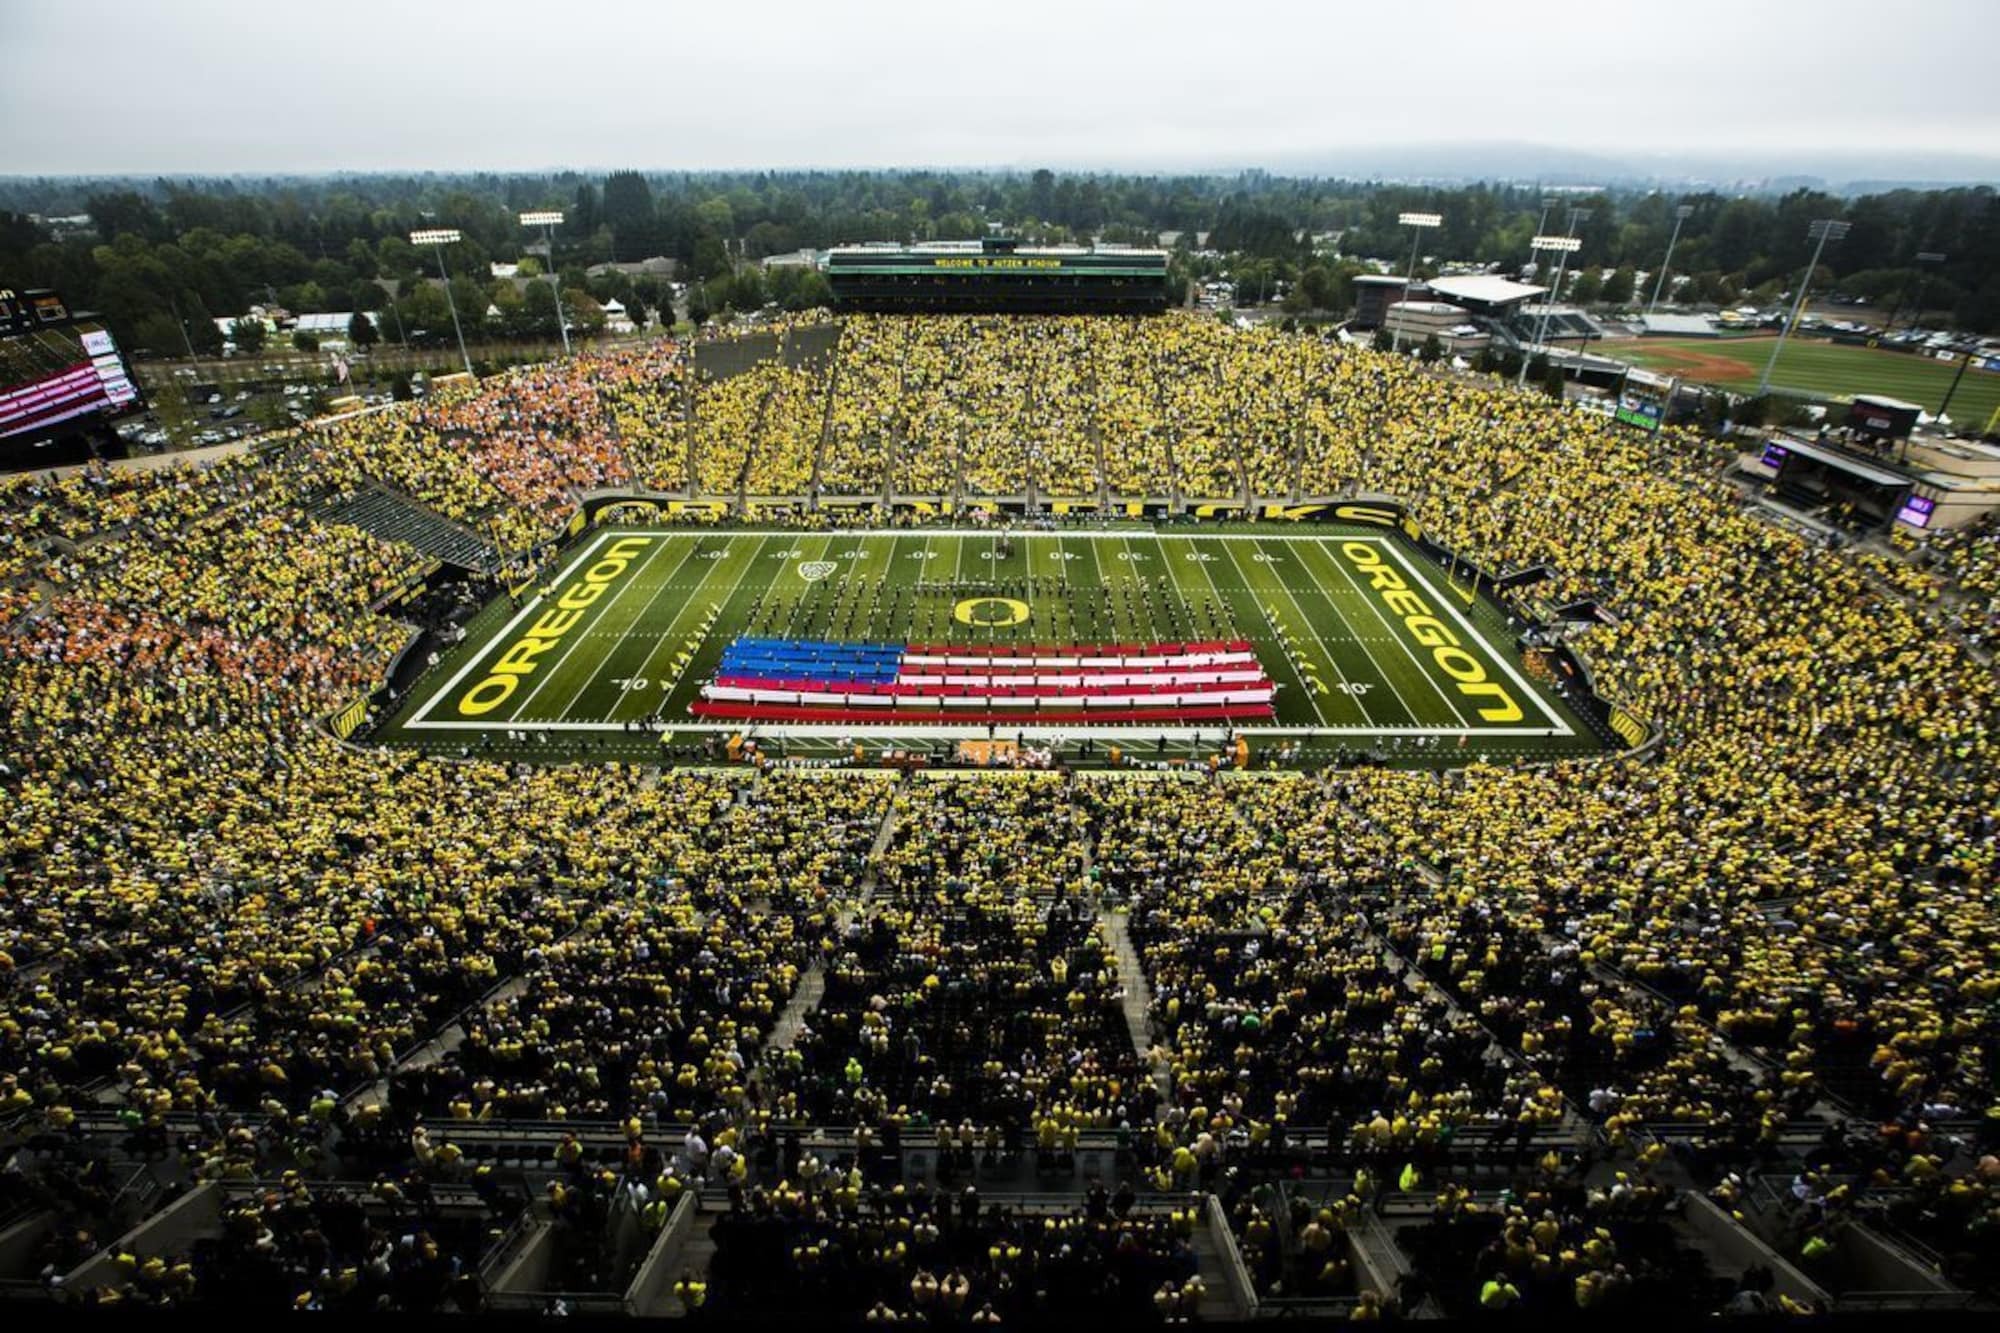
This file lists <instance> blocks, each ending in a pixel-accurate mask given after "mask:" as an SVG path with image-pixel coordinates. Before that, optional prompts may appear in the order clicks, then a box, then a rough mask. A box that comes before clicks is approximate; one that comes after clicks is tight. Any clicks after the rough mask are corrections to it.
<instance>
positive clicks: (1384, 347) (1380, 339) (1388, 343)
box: [1372, 329, 1396, 352]
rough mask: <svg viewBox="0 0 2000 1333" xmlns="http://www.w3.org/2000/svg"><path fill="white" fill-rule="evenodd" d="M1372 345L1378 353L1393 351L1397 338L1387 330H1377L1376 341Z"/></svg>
mask: <svg viewBox="0 0 2000 1333" xmlns="http://www.w3.org/2000/svg"><path fill="white" fill-rule="evenodd" d="M1372 345H1373V347H1374V348H1375V350H1376V351H1378V352H1388V351H1392V350H1394V349H1395V346H1396V337H1395V335H1394V334H1392V333H1390V332H1389V330H1387V329H1377V330H1375V341H1374V343H1373V344H1372Z"/></svg>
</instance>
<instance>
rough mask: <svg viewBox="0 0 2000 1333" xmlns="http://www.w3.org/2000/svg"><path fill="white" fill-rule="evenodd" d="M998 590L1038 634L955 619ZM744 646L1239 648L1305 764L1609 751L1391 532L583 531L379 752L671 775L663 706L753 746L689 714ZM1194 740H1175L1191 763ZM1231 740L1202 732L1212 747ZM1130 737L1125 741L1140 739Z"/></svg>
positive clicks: (1278, 729)
mask: <svg viewBox="0 0 2000 1333" xmlns="http://www.w3.org/2000/svg"><path fill="white" fill-rule="evenodd" d="M1349 543H1353V544H1355V545H1354V546H1352V547H1350V546H1349V545H1348V544H1349ZM1370 550H1372V551H1375V552H1379V553H1380V558H1381V559H1382V560H1383V561H1384V562H1385V563H1387V564H1388V565H1389V566H1391V567H1392V568H1393V569H1395V570H1397V571H1399V573H1400V577H1401V578H1402V579H1403V580H1404V581H1405V582H1407V583H1408V584H1409V586H1410V587H1411V588H1413V589H1417V590H1418V591H1419V596H1420V597H1421V598H1422V599H1423V600H1424V601H1425V602H1427V603H1428V604H1429V605H1430V606H1431V607H1433V608H1436V609H1437V615H1438V616H1440V617H1442V618H1443V619H1444V620H1445V621H1446V622H1448V623H1449V624H1451V625H1452V626H1454V627H1455V629H1454V633H1455V634H1456V635H1457V637H1459V638H1461V639H1462V640H1463V641H1464V642H1465V644H1466V646H1467V648H1468V649H1469V650H1470V651H1471V652H1472V653H1473V654H1474V656H1475V657H1476V658H1477V660H1478V661H1479V662H1480V665H1481V667H1482V669H1483V670H1484V672H1485V674H1486V677H1487V678H1488V679H1490V680H1492V681H1496V682H1501V683H1502V684H1503V686H1504V687H1505V689H1506V690H1507V691H1508V693H1509V694H1510V695H1511V696H1512V697H1513V698H1514V699H1515V700H1516V702H1517V703H1518V705H1519V709H1520V711H1521V713H1522V717H1521V718H1520V719H1519V720H1518V721H1512V722H1508V723H1504V724H1503V723H1499V722H1492V721H1488V720H1486V719H1484V718H1482V717H1481V716H1480V713H1479V707H1478V705H1477V701H1475V700H1473V699H1471V698H1469V697H1468V696H1467V695H1466V693H1465V692H1464V691H1463V690H1461V689H1459V688H1458V685H1457V682H1455V681H1454V680H1453V679H1452V678H1451V677H1450V676H1449V675H1447V674H1446V673H1445V671H1444V670H1443V668H1442V667H1441V666H1440V664H1439V663H1438V662H1437V661H1436V660H1435V659H1434V657H1433V655H1432V654H1431V653H1429V652H1427V651H1426V649H1425V648H1424V646H1423V644H1422V643H1421V642H1418V641H1417V640H1416V639H1415V638H1413V636H1412V631H1411V629H1410V627H1409V626H1407V625H1406V624H1405V623H1404V621H1403V619H1402V618H1401V616H1400V615H1399V614H1398V613H1397V611H1396V610H1395V609H1394V608H1393V607H1391V606H1389V605H1387V604H1385V602H1384V599H1383V593H1382V591H1381V590H1380V589H1378V588H1374V587H1371V586H1370V585H1369V582H1368V580H1367V579H1366V578H1365V577H1364V576H1361V575H1360V574H1358V573H1357V566H1356V565H1355V564H1354V555H1353V554H1352V552H1354V551H1360V552H1362V553H1363V554H1365V553H1366V552H1367V551H1370ZM614 553H615V554H616V555H617V557H618V558H617V559H616V560H610V561H607V557H609V556H611V555H613V554H614ZM593 581H595V582H597V583H601V584H602V591H601V593H600V594H597V595H594V596H593V598H592V600H591V602H590V604H589V605H588V606H587V608H586V609H584V610H582V611H580V612H579V613H577V614H574V615H569V616H567V617H559V618H558V620H557V622H556V623H558V624H562V625H564V629H563V632H562V633H561V635H560V637H559V638H558V639H556V640H554V641H553V642H551V643H549V646H547V647H546V648H541V650H540V651H538V652H537V653H536V654H534V655H533V656H532V657H529V656H522V655H520V645H521V644H522V642H523V639H524V634H525V632H526V631H527V630H528V629H530V628H532V627H534V626H535V625H537V624H538V623H544V618H545V617H547V616H548V615H550V614H551V612H552V611H553V610H555V609H556V607H557V604H558V603H560V602H562V601H564V600H568V599H569V598H570V594H571V593H572V591H573V590H574V589H576V588H578V587H579V586H581V585H583V584H585V583H589V582H593ZM988 596H1007V597H1014V598H1017V599H1019V600H1020V601H1022V602H1025V603H1026V604H1027V606H1028V608H1029V614H1028V619H1027V620H1026V622H1025V623H1023V624H1018V625H1011V626H1006V627H996V626H991V625H966V624H961V623H959V622H958V620H957V619H955V617H954V609H955V608H956V607H957V606H958V605H959V604H960V603H961V602H963V601H965V600H966V599H968V598H979V597H988ZM742 634H758V635H779V636H785V637H797V638H807V639H826V640H850V641H851V640H863V641H873V642H926V643H938V642H945V643H954V644H956V643H965V644H994V645H1012V646H1026V645H1031V644H1094V643H1139V642H1174V641H1186V640H1199V639H1235V638H1242V639H1248V640H1250V641H1251V643H1252V644H1253V646H1254V648H1255V651H1256V654H1257V657H1258V660H1259V662H1260V663H1262V665H1263V667H1264V669H1265V670H1266V672H1267V673H1268V674H1269V675H1270V677H1271V679H1272V680H1273V681H1275V682H1276V683H1277V685H1278V698H1277V704H1276V717H1275V718H1273V719H1271V720H1270V721H1268V722H1266V723H1259V724H1256V725H1254V726H1251V725H1246V726H1245V727H1243V728H1242V730H1244V731H1246V732H1249V733H1252V734H1253V735H1257V736H1263V737H1265V738H1267V741H1266V743H1275V741H1276V739H1277V738H1278V737H1279V736H1286V737H1300V738H1305V739H1307V740H1309V741H1310V742H1311V743H1312V746H1313V749H1314V754H1313V755H1310V756H1308V758H1318V759H1325V758H1330V757H1333V756H1334V755H1335V754H1336V753H1353V752H1355V751H1358V750H1366V749H1369V748H1371V747H1387V748H1388V750H1389V751H1390V752H1391V753H1392V754H1394V755H1398V756H1402V757H1405V758H1410V759H1416V760H1427V761H1430V762H1437V763H1463V762H1466V761H1468V760H1470V759H1471V758H1473V757H1475V756H1476V755H1478V754H1482V753H1483V754H1488V755H1491V756H1492V757H1495V758H1499V757H1527V758H1554V757H1558V756H1561V755H1573V754H1582V753H1589V752H1592V751H1595V750H1597V749H1599V748H1600V745H1599V743H1598V741H1597V740H1596V738H1595V737H1594V736H1593V735H1592V734H1591V732H1590V730H1589V728H1588V727H1587V726H1586V725H1585V724H1584V723H1583V722H1582V720H1581V719H1580V718H1578V717H1577V716H1576V715H1575V714H1574V713H1573V712H1572V711H1571V710H1570V709H1569V708H1567V707H1566V706H1565V705H1564V704H1563V703H1562V701H1561V700H1560V698H1559V697H1558V696H1556V695H1555V693H1554V692H1553V691H1552V690H1550V689H1549V688H1548V687H1547V685H1546V684H1545V683H1544V682H1543V681H1541V680H1538V679H1536V678H1534V677H1533V676H1532V675H1531V674H1530V673H1528V672H1527V671H1525V670H1524V669H1523V667H1522V664H1521V661H1520V657H1519V654H1518V652H1517V651H1516V650H1515V648H1514V646H1513V641H1512V635H1511V633H1510V631H1509V627H1508V626H1507V624H1506V621H1505V617H1504V616H1503V615H1502V614H1501V613H1500V612H1498V611H1497V610H1495V609H1494V608H1493V607H1491V606H1490V605H1488V604H1487V603H1486V602H1485V601H1484V600H1483V599H1479V598H1476V597H1474V596H1473V595H1472V593H1471V591H1470V590H1469V589H1466V588H1464V587H1462V586H1458V585H1454V584H1452V583H1451V582H1450V581H1449V579H1448V578H1447V575H1446V571H1443V570H1440V569H1438V568H1436V567H1435V566H1433V565H1431V564H1430V563H1429V562H1428V561H1426V560H1425V559H1424V558H1423V557H1422V556H1421V555H1420V554H1418V553H1417V552H1416V551H1415V550H1414V549H1413V548H1411V547H1409V546H1407V545H1406V544H1405V543H1404V542H1403V541H1402V540H1401V539H1400V538H1399V537H1396V536H1394V535H1392V534H1391V533H1389V532H1386V531H1384V530H1383V529H1380V528H1365V529H1363V528H1355V529H1334V528H1327V527H1318V526H1314V527H1310V528H1301V529H1300V530H1298V531H1295V532H1266V531H1254V530H1252V531H1246V530H1240V529H1239V530H1235V531H1228V532H1218V531H1213V530H1209V531H1204V532H1201V533H1176V532H1153V531H1144V530H1138V531H1128V530H1123V529H1102V530H1096V531H1068V532H1046V533H1025V532H1016V533H1013V534H1012V549H1011V551H1009V550H1008V549H1007V548H1006V547H1005V546H1003V544H1002V542H1001V539H1000V538H999V536H998V535H996V534H993V533H989V532H980V531H976V530H957V531H954V530H917V531H908V532H900V531H899V532H889V531H884V532H864V533H854V532H843V533H813V534H801V533H792V532H769V533H758V532H742V531H729V532H714V531H709V532H704V531H698V530H697V531H691V530H673V529H642V528H616V529H607V530H601V531H594V532H588V533H586V534H585V535H584V536H583V537H582V538H581V539H580V541H579V542H578V544H577V545H575V546H574V547H572V548H571V550H570V551H569V552H567V553H565V555H564V557H563V558H562V560H561V561H560V562H559V564H558V567H557V572H556V573H554V575H553V576H552V577H551V579H550V581H549V583H548V584H547V585H546V586H545V587H544V588H543V589H542V590H541V591H539V592H538V593H536V594H534V595H532V596H529V597H528V598H526V599H525V601H524V602H523V603H522V604H521V605H519V606H518V607H517V606H515V605H513V604H512V603H510V602H509V600H508V599H505V598H502V599H500V601H499V603H498V604H497V605H495V606H493V607H489V608H488V609H487V610H486V611H484V612H482V614H481V615H480V617H479V618H478V620H477V621H476V622H475V623H474V624H473V625H472V626H471V627H470V630H469V633H468V635H467V639H466V641H465V643H464V644H462V645H460V646H459V647H458V648H456V649H455V650H454V651H453V652H452V653H451V654H449V655H448V656H447V657H446V658H445V660H443V661H442V662H441V663H440V664H439V666H438V667H436V668H435V669H433V670H432V671H431V672H430V673H429V674H427V675H426V676H425V677H424V678H423V679H422V680H420V681H419V682H418V683H417V685H416V686H415V687H414V688H413V689H412V690H411V692H410V694H409V695H408V697H407V698H406V699H405V700H404V702H403V706H402V707H401V709H400V710H399V711H398V712H397V713H396V715H395V716H394V717H392V718H391V719H390V720H389V722H388V723H387V725H385V726H384V727H383V728H381V729H380V730H379V732H378V735H379V737H380V738H381V739H383V740H386V741H389V742H392V743H398V744H406V745H415V746H419V747H421V748H424V749H426V750H429V751H432V752H437V753H459V752H473V753H488V752H490V753H499V754H507V755H512V754H517V753H524V754H529V755H534V756H536V757H546V758H549V759H551V760H570V759H588V758H605V759H612V758H617V759H631V758H657V757H658V756H659V755H660V754H661V752H662V750H661V741H660V739H659V738H658V737H655V736H649V735H644V734H642V733H638V732H635V731H634V729H633V724H635V723H637V722H639V721H640V720H642V719H645V718H647V717H649V716H651V715H653V714H654V713H655V712H656V711H657V713H658V715H659V718H660V720H661V723H662V725H664V726H666V727H667V728H669V729H670V730H671V731H672V732H673V734H674V737H675V738H676V739H677V740H678V742H679V743H681V744H686V743H687V742H688V741H690V740H691V739H699V738H701V737H703V736H707V735H715V734H724V733H727V732H731V731H734V730H737V729H738V727H737V726H736V725H735V724H729V723H724V722H703V721H700V720H698V719H695V718H693V717H691V716H690V715H689V712H688V705H689V704H690V703H691V702H693V701H694V700H695V699H696V698H698V697H699V691H700V688H701V686H702V685H703V684H704V683H705V682H707V681H708V680H709V679H711V678H712V676H713V675H714V671H715V667H716V664H717V662H718V661H719V659H720V657H721V655H722V652H723V649H724V648H725V647H726V646H727V645H728V644H729V643H730V642H731V641H732V640H733V639H735V638H736V637H737V636H739V635H742ZM537 646H538V647H539V645H537ZM510 654H513V655H514V656H513V657H512V658H511V661H512V665H511V666H508V665H507V664H508V663H509V662H510ZM502 675H505V676H510V677H511V678H512V679H510V680H506V681H501V680H498V679H497V677H499V676H502ZM1015 729H1016V728H1014V727H1012V726H1010V727H1009V730H1010V731H1013V730H1015ZM1025 730H1026V732H1027V734H1028V735H1029V736H1031V737H1039V738H1041V739H1043V740H1045V741H1046V740H1050V739H1056V738H1061V739H1063V740H1067V741H1070V742H1076V741H1079V740H1080V739H1081V738H1083V737H1085V736H1086V735H1090V736H1092V737H1093V738H1094V739H1096V740H1097V741H1098V742H1099V743H1100V747H1102V746H1107V745H1108V744H1109V743H1111V742H1113V741H1114V740H1116V739H1119V738H1120V735H1121V729H1118V728H1113V727H1100V726H1093V727H1082V726H1077V725H1066V726H1060V727H1054V726H1052V727H1047V728H1043V729H1040V730H1037V729H1036V728H1034V727H1028V728H1025ZM1200 730H1201V729H1199V728H1178V729H1177V728H1167V729H1166V730H1165V734H1166V735H1167V736H1168V739H1169V741H1170V742H1171V743H1174V744H1177V745H1180V746H1182V747H1183V748H1182V752H1183V753H1186V752H1187V750H1188V747H1192V746H1194V745H1195V744H1196V743H1197V736H1198V735H1199V732H1200ZM1221 731H1222V728H1221V727H1220V726H1219V725H1216V724H1211V725H1210V726H1209V727H1208V728H1207V734H1206V737H1205V738H1203V739H1205V741H1206V743H1207V744H1208V745H1209V746H1210V747H1211V748H1212V747H1213V745H1214V743H1215V741H1216V740H1217V739H1218V738H1219V737H1220V735H1221ZM757 732H758V734H759V735H760V736H763V737H772V738H778V739H782V740H783V742H784V743H785V744H786V745H787V746H788V747H790V749H791V750H792V751H793V752H797V753H814V752H828V753H830V752H832V751H833V750H834V748H835V746H836V745H837V743H838V741H839V740H840V739H841V738H842V737H844V736H845V735H847V734H850V733H859V734H866V735H867V738H868V739H869V740H870V741H871V742H876V741H879V742H881V743H883V744H891V743H898V742H899V741H907V742H909V743H923V744H926V745H935V744H943V743H948V742H949V741H950V740H952V739H957V738H964V737H971V736H976V735H985V734H986V732H985V728H984V726H983V724H959V725H956V726H950V725H936V726H931V725H924V726H917V725H900V726H899V725H896V724H889V725H883V726H879V727H873V728H863V727H853V726H848V727H835V726H831V725H828V726H823V727H814V726H785V727H779V726H772V725H770V724H763V725H760V726H759V727H758V728H757ZM1144 733H1145V734H1144V738H1143V739H1144V740H1146V741H1150V742H1154V745H1155V746H1156V745H1157V740H1156V738H1157V737H1158V736H1159V735H1161V734H1162V730H1161V728H1159V727H1158V726H1154V725H1148V726H1147V727H1145V728H1144ZM1122 737H1123V739H1124V740H1125V741H1126V742H1127V744H1130V743H1131V742H1132V740H1133V737H1132V729H1131V728H1129V727H1128V728H1124V729H1122ZM1254 743H1255V742H1253V744H1254ZM1148 748H1153V747H1148ZM1099 752H1100V753H1101V748H1100V750H1099Z"/></svg>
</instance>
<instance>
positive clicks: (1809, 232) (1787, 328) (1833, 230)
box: [1757, 218, 1850, 398]
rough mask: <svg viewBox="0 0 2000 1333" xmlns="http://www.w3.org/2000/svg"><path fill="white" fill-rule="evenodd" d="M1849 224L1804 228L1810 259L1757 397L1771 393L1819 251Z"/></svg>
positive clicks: (1823, 221) (1831, 221)
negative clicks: (1810, 246) (1773, 376)
mask: <svg viewBox="0 0 2000 1333" xmlns="http://www.w3.org/2000/svg"><path fill="white" fill-rule="evenodd" d="M1849 225H1850V224H1849V223H1845V222H1842V221H1840V220H1839V219H1838V218H1819V219H1817V220H1816V221H1815V222H1814V223H1813V224H1812V226H1810V227H1807V228H1806V236H1807V237H1808V238H1810V239H1811V240H1813V241H1815V242H1816V244H1815V245H1814V246H1813V252H1812V259H1811V261H1810V262H1808V263H1807V264H1806V272H1805V276H1804V277H1802V278H1800V279H1799V295H1798V299H1797V300H1795V301H1793V302H1792V313H1791V317H1790V318H1789V319H1787V320H1786V321H1785V322H1784V323H1783V324H1780V325H1779V326H1778V341H1777V342H1775V343H1773V344H1772V346H1771V359H1770V360H1769V361H1766V362H1765V363H1764V374H1763V377H1762V378H1761V379H1759V380H1758V381H1757V396H1758V397H1759V398H1762V397H1763V396H1764V395H1765V394H1767V393H1769V392H1771V372H1772V371H1774V370H1776V369H1777V368H1778V354H1779V353H1780V352H1782V351H1784V350H1785V339H1786V338H1787V337H1789V336H1790V335H1791V332H1792V326H1793V325H1794V324H1797V323H1798V322H1799V312H1800V311H1802V310H1804V309H1805V308H1806V288H1808V287H1810V286H1811V285H1812V275H1813V271H1814V270H1815V269H1817V268H1818V267H1819V255H1820V251H1822V250H1824V249H1826V243H1827V242H1828V241H1838V240H1840V239H1841V238H1843V237H1845V236H1846V235H1847V229H1848V227H1849Z"/></svg>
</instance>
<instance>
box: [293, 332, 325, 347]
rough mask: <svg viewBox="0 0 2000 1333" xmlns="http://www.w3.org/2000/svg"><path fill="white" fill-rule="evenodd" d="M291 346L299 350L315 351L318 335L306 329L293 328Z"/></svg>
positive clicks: (317, 344)
mask: <svg viewBox="0 0 2000 1333" xmlns="http://www.w3.org/2000/svg"><path fill="white" fill-rule="evenodd" d="M292 346H293V347H296V348H297V349H298V350H299V351H301V352H317V351H318V350H319V335H318V334H316V333H312V332H310V331H309V330H306V329H294V330H292Z"/></svg>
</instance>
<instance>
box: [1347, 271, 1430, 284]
mask: <svg viewBox="0 0 2000 1333" xmlns="http://www.w3.org/2000/svg"><path fill="white" fill-rule="evenodd" d="M1354 281H1355V283H1356V284H1357V285H1359V284H1361V283H1364V282H1366V283H1380V284H1381V285H1382V286H1384V287H1403V286H1407V285H1408V284H1409V281H1410V280H1409V279H1408V278H1399V277H1397V276H1396V275H1395V274H1393V273H1357V274H1355V275H1354ZM1417 285H1418V286H1422V285H1423V284H1422V283H1419V284H1417Z"/></svg>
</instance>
